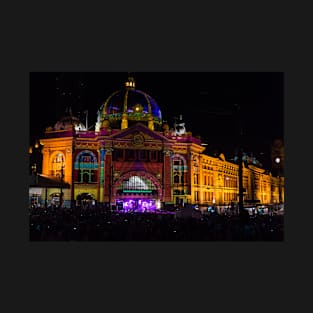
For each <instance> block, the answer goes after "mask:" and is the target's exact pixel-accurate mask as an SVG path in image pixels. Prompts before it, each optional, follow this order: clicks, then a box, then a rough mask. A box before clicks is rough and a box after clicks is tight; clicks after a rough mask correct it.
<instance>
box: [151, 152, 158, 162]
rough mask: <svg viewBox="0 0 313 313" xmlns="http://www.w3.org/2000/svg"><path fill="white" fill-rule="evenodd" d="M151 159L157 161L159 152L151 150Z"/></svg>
mask: <svg viewBox="0 0 313 313" xmlns="http://www.w3.org/2000/svg"><path fill="white" fill-rule="evenodd" d="M150 160H151V161H157V152H156V151H150Z"/></svg>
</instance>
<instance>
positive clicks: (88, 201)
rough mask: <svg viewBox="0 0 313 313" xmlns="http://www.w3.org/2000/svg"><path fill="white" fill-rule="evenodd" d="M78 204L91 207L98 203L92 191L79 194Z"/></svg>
mask: <svg viewBox="0 0 313 313" xmlns="http://www.w3.org/2000/svg"><path fill="white" fill-rule="evenodd" d="M76 205H78V206H82V207H84V208H87V207H88V208H90V207H92V206H95V205H96V198H95V196H94V195H93V194H92V193H87V192H83V193H80V194H79V195H77V198H76Z"/></svg>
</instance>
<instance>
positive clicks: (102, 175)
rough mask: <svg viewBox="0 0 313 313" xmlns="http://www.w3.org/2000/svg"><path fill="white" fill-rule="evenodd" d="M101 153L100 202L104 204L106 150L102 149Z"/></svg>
mask: <svg viewBox="0 0 313 313" xmlns="http://www.w3.org/2000/svg"><path fill="white" fill-rule="evenodd" d="M98 151H99V202H100V203H103V197H104V156H105V151H104V148H100V150H98Z"/></svg>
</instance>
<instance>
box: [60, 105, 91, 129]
mask: <svg viewBox="0 0 313 313" xmlns="http://www.w3.org/2000/svg"><path fill="white" fill-rule="evenodd" d="M73 128H74V129H75V130H78V131H79V130H87V129H86V127H85V125H84V124H83V123H82V122H81V121H80V120H79V118H78V117H76V116H74V115H72V110H71V109H68V110H66V111H65V114H64V115H63V116H62V117H61V118H60V120H59V121H57V122H56V123H55V125H54V130H71V129H73Z"/></svg>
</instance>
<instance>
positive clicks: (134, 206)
mask: <svg viewBox="0 0 313 313" xmlns="http://www.w3.org/2000/svg"><path fill="white" fill-rule="evenodd" d="M113 197H114V198H113V200H114V201H115V202H116V206H117V209H118V210H120V211H126V212H129V211H131V212H155V211H157V210H159V209H160V208H161V201H162V186H161V183H160V182H159V180H158V179H157V178H156V177H155V176H154V175H152V174H149V173H147V172H128V173H126V174H125V175H123V176H121V177H120V178H119V179H118V180H117V181H116V182H115V183H114V185H113Z"/></svg>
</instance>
